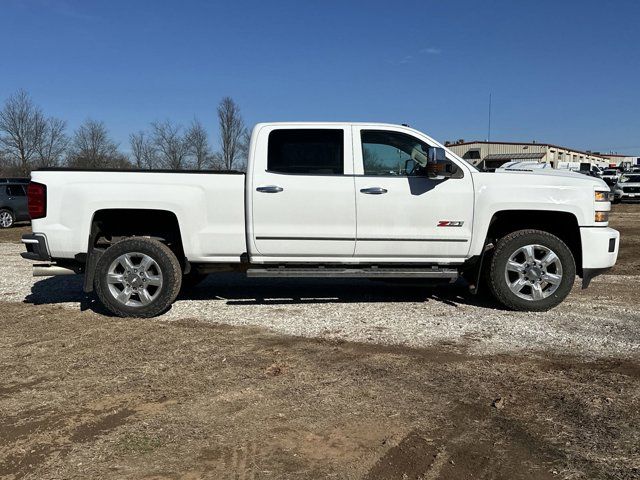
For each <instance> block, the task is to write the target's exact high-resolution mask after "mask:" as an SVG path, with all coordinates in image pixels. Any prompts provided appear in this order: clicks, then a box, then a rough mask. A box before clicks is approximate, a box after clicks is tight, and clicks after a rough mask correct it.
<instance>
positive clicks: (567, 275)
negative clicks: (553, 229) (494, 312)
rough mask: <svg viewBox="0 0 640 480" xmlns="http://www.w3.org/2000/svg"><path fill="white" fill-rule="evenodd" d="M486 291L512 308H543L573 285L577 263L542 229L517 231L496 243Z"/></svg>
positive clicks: (558, 301)
mask: <svg viewBox="0 0 640 480" xmlns="http://www.w3.org/2000/svg"><path fill="white" fill-rule="evenodd" d="M487 273H488V285H489V290H490V291H491V293H493V295H494V296H495V297H496V299H497V300H498V301H499V302H500V303H501V304H503V305H504V306H505V307H507V308H509V309H512V310H523V311H546V310H549V309H551V308H553V307H555V306H557V305H558V304H559V303H560V302H562V301H563V300H564V299H565V298H566V297H567V295H569V292H571V288H572V287H573V282H574V280H575V276H576V265H575V261H574V258H573V255H572V253H571V250H569V247H567V245H566V244H565V243H564V242H563V241H562V240H560V239H559V238H558V237H556V236H555V235H552V234H550V233H548V232H544V231H542V230H519V231H517V232H513V233H510V234H509V235H506V236H505V237H503V238H501V239H500V240H499V241H498V243H497V244H496V249H495V251H494V252H493V255H492V258H491V262H490V264H489V269H488V272H487Z"/></svg>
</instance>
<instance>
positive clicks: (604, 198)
mask: <svg viewBox="0 0 640 480" xmlns="http://www.w3.org/2000/svg"><path fill="white" fill-rule="evenodd" d="M595 200H596V202H608V201H610V200H611V199H610V193H609V192H595Z"/></svg>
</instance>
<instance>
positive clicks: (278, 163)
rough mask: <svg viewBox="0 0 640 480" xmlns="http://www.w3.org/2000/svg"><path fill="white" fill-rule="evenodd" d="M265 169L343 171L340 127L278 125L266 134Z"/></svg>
mask: <svg viewBox="0 0 640 480" xmlns="http://www.w3.org/2000/svg"><path fill="white" fill-rule="evenodd" d="M267 170H268V171H270V172H274V173H289V174H298V175H343V174H344V131H343V130H342V129H325V128H323V129H280V130H273V131H272V132H271V133H270V134H269V147H268V154H267Z"/></svg>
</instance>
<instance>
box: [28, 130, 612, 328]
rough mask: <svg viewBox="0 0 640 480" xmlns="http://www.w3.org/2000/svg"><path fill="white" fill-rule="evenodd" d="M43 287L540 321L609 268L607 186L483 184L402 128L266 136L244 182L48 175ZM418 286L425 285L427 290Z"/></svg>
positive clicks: (591, 182) (36, 226)
mask: <svg viewBox="0 0 640 480" xmlns="http://www.w3.org/2000/svg"><path fill="white" fill-rule="evenodd" d="M28 199H29V211H30V215H31V217H32V219H33V224H32V225H33V234H29V235H25V236H24V237H23V242H24V243H25V245H26V247H27V252H25V253H23V254H22V255H23V257H25V258H27V259H30V260H40V261H43V262H46V263H44V264H42V265H36V266H35V267H34V274H35V275H56V274H68V273H82V274H84V290H85V291H86V292H92V291H95V292H96V293H97V295H98V297H99V299H100V300H101V302H102V303H103V304H104V305H105V306H106V307H107V308H108V309H109V310H110V311H111V312H113V313H115V314H116V315H120V316H132V317H149V316H154V315H158V314H160V313H162V312H164V311H165V310H166V309H168V308H169V307H170V305H171V304H172V302H173V301H174V300H175V299H176V296H177V295H178V293H179V291H180V289H181V285H183V284H184V285H192V284H194V283H196V282H197V281H199V280H200V279H202V278H203V276H204V275H206V274H208V273H213V272H219V271H228V270H236V271H244V272H246V274H247V275H248V276H253V277H367V278H389V279H391V278H405V279H406V278H412V279H424V280H425V283H426V281H427V280H429V281H444V282H453V281H455V280H457V279H458V278H459V277H461V276H462V277H464V278H465V279H466V280H467V282H468V284H469V286H470V288H471V289H472V290H475V291H477V289H478V285H479V284H480V283H483V284H484V283H485V282H486V286H487V287H488V290H489V291H490V292H491V293H492V294H493V295H494V296H495V297H496V299H497V300H498V301H499V302H500V303H501V304H503V305H504V306H505V307H507V308H510V309H517V310H531V311H542V310H547V309H549V308H552V307H554V306H556V305H557V304H558V303H560V302H561V301H562V300H563V299H564V298H565V297H566V296H567V295H568V294H569V292H570V290H571V288H572V285H573V283H574V279H575V276H576V275H578V276H580V277H582V279H583V287H586V286H587V285H588V284H589V281H590V280H591V279H592V278H593V277H594V276H595V275H597V274H599V273H601V272H603V271H605V270H606V269H608V268H610V267H611V266H613V265H614V264H615V262H616V258H617V255H618V246H619V233H618V232H617V231H616V230H613V229H611V228H608V212H609V210H610V209H611V203H610V193H609V187H608V186H607V185H606V184H605V183H604V182H603V181H602V180H599V179H594V178H591V177H588V176H584V175H580V174H577V173H571V172H565V173H562V172H557V171H546V170H540V171H534V172H503V173H482V172H479V171H477V170H476V169H475V168H474V167H473V166H471V165H469V164H468V163H466V162H465V161H464V160H462V159H461V158H460V157H458V156H456V155H455V154H454V153H453V152H451V151H450V150H448V149H446V148H444V147H443V146H442V145H441V144H439V143H438V142H436V141H435V140H433V139H432V138H430V137H428V136H426V135H424V134H423V133H420V132H418V131H416V130H414V129H411V128H409V127H407V126H399V125H387V124H373V123H372V124H368V123H367V124H363V123H262V124H259V125H257V126H256V127H255V128H254V130H253V134H252V137H251V144H250V151H249V159H248V171H247V173H246V175H245V174H243V173H238V172H227V173H224V174H221V173H220V172H164V171H160V172H156V171H147V172H143V171H77V170H64V169H61V170H55V169H44V170H39V171H35V172H33V174H32V182H31V183H30V185H29V187H28ZM420 281H422V280H420Z"/></svg>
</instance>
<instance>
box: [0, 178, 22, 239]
mask: <svg viewBox="0 0 640 480" xmlns="http://www.w3.org/2000/svg"><path fill="white" fill-rule="evenodd" d="M26 190H27V184H26V183H25V182H22V181H12V180H11V179H2V180H0V228H10V227H13V225H14V224H15V223H16V222H24V221H27V220H29V211H28V209H27V191H26Z"/></svg>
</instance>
